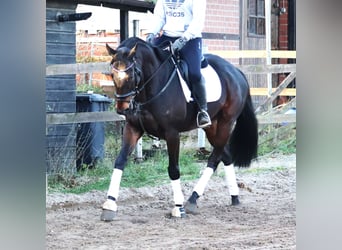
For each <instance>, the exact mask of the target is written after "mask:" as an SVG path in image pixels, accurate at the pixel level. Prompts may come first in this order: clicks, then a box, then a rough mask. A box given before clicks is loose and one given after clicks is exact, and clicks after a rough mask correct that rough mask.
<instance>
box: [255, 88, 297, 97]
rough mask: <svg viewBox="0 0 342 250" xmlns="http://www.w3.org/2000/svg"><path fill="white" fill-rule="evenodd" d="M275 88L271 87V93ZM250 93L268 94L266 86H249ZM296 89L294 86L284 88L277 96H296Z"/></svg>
mask: <svg viewBox="0 0 342 250" xmlns="http://www.w3.org/2000/svg"><path fill="white" fill-rule="evenodd" d="M276 90H277V88H272V93H274V92H275V91H276ZM250 91H251V95H268V89H267V88H250ZM296 94H297V91H296V89H295V88H285V89H283V90H282V91H281V92H280V93H279V96H296Z"/></svg>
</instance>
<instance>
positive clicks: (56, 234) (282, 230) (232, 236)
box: [46, 155, 296, 249]
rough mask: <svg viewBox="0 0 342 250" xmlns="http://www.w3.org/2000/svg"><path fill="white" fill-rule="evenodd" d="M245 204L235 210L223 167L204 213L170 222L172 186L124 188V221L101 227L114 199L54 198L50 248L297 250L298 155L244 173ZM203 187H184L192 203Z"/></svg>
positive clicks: (100, 195)
mask: <svg viewBox="0 0 342 250" xmlns="http://www.w3.org/2000/svg"><path fill="white" fill-rule="evenodd" d="M236 175H237V179H238V182H239V183H240V201H241V205H239V206H236V207H232V206H230V196H229V193H228V189H227V187H226V185H225V182H224V178H223V175H222V167H220V166H219V169H218V171H217V173H216V174H215V175H214V176H213V177H212V178H211V180H210V182H209V185H208V187H207V189H206V192H205V194H204V195H203V197H200V199H199V200H198V205H199V212H200V213H199V214H198V215H188V217H187V218H185V219H170V218H169V216H168V214H169V213H170V210H171V208H172V206H173V204H172V200H173V199H172V190H171V187H170V185H164V186H158V187H145V188H122V189H121V190H120V197H119V202H118V206H119V211H118V217H117V218H116V219H115V220H114V221H112V222H102V221H100V214H101V205H102V203H103V202H104V200H105V196H106V192H100V191H94V192H89V193H86V194H83V195H70V194H68V195H65V194H48V195H47V198H46V247H47V249H295V248H296V156H295V155H288V156H284V155H276V156H271V157H264V158H260V159H259V160H258V161H256V162H254V163H253V164H252V166H251V167H250V168H249V169H248V170H247V171H246V170H245V169H241V170H239V169H236ZM195 183H196V182H186V183H184V182H183V184H182V187H183V192H184V195H185V197H186V198H187V197H188V196H189V195H190V194H191V192H192V189H193V187H194V185H195Z"/></svg>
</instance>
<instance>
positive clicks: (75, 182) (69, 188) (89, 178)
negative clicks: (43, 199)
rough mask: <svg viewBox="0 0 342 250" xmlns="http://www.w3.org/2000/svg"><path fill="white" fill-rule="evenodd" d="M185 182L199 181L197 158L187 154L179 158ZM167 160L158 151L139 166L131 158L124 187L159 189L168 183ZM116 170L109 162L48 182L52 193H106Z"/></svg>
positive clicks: (164, 154) (53, 178)
mask: <svg viewBox="0 0 342 250" xmlns="http://www.w3.org/2000/svg"><path fill="white" fill-rule="evenodd" d="M179 161H180V169H181V176H182V180H192V179H195V178H198V177H199V173H200V169H199V167H198V164H197V163H198V162H197V160H196V158H195V154H194V153H193V152H191V151H187V150H184V152H183V153H182V154H181V155H180V159H179ZM167 166H168V156H167V153H166V152H165V151H163V150H156V154H155V155H154V156H153V157H150V158H147V159H146V160H144V161H143V162H140V163H136V162H134V158H133V157H131V158H130V159H129V161H128V163H127V166H126V167H125V170H124V172H123V175H122V181H121V185H120V186H121V187H134V188H137V187H143V186H157V185H160V184H165V183H169V182H170V179H169V175H168V170H167ZM112 171H113V166H112V164H111V163H110V162H108V161H107V162H106V161H104V162H100V163H99V164H98V165H97V166H96V167H95V168H93V169H88V168H86V167H84V168H83V169H82V170H81V171H79V172H77V173H76V174H75V175H74V176H72V177H71V178H68V179H66V178H62V177H61V176H54V177H51V178H49V180H48V186H49V192H62V193H75V194H80V193H85V192H89V191H91V190H101V191H104V190H107V189H108V187H109V183H110V178H111V175H112Z"/></svg>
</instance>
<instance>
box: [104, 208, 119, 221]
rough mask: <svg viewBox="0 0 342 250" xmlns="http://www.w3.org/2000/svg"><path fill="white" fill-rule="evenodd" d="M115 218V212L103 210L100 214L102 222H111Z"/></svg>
mask: <svg viewBox="0 0 342 250" xmlns="http://www.w3.org/2000/svg"><path fill="white" fill-rule="evenodd" d="M115 216H116V211H113V210H108V209H103V210H102V214H101V220H102V221H112V220H114V218H115Z"/></svg>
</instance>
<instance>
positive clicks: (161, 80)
mask: <svg viewBox="0 0 342 250" xmlns="http://www.w3.org/2000/svg"><path fill="white" fill-rule="evenodd" d="M142 65H143V70H142V79H143V81H142V82H141V87H142V91H141V94H140V95H139V96H138V97H137V100H138V101H140V102H147V101H149V100H150V99H151V98H153V97H155V96H157V95H158V94H159V93H160V92H161V91H163V88H164V87H165V85H166V84H167V83H168V81H169V80H170V77H171V74H172V72H173V70H174V66H173V65H172V62H171V60H170V59H168V58H165V59H162V60H160V59H158V58H157V57H156V56H153V59H152V60H151V58H147V59H145V60H144V61H143V62H142Z"/></svg>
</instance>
